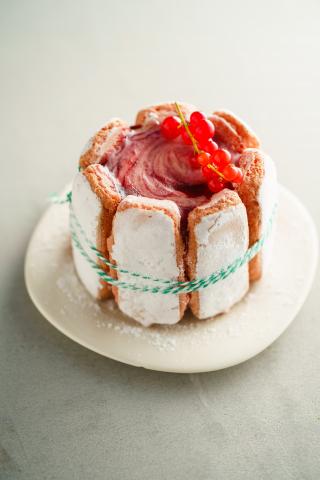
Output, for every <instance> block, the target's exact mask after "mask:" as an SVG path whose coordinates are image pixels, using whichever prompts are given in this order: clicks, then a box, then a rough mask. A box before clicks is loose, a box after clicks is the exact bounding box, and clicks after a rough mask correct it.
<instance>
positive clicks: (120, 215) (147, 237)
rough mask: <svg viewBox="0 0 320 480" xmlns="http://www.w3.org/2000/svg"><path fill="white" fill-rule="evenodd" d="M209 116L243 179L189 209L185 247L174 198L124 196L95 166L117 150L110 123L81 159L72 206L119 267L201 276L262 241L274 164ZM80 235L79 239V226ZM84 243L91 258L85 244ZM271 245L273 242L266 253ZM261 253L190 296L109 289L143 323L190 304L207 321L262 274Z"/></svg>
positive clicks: (85, 275) (242, 135) (226, 118)
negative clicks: (237, 156)
mask: <svg viewBox="0 0 320 480" xmlns="http://www.w3.org/2000/svg"><path fill="white" fill-rule="evenodd" d="M170 108H171V105H166V106H160V107H153V108H151V109H147V110H144V111H142V112H140V113H139V114H138V118H137V121H138V122H139V123H144V122H146V121H148V119H149V118H150V117H154V116H155V115H156V116H158V118H159V117H160V118H161V115H165V114H166V115H167V114H168V111H170ZM191 108H192V107H191ZM187 111H188V106H185V112H186V113H187ZM164 112H165V113H164ZM214 117H215V118H214V123H215V126H216V131H217V132H219V135H220V138H223V139H226V141H227V143H228V145H230V144H231V143H232V148H234V150H236V151H239V152H240V151H242V154H241V156H240V166H241V167H242V168H243V169H244V172H245V175H244V182H243V183H242V184H241V185H240V186H239V188H238V190H237V191H231V190H228V189H225V190H223V191H222V192H220V193H219V194H216V195H214V196H213V197H212V199H211V200H210V201H209V202H208V203H206V204H205V205H202V206H199V207H197V208H196V209H194V210H193V211H192V212H190V214H189V218H188V235H189V241H188V251H187V252H185V251H184V247H183V241H182V238H181V232H180V213H179V210H178V208H177V206H176V205H175V204H174V203H173V202H171V201H165V200H156V199H149V198H145V197H139V196H132V195H130V196H128V197H126V198H124V199H122V196H121V193H120V191H119V190H118V187H117V183H116V181H115V179H114V178H113V176H112V175H111V174H110V172H109V171H108V169H107V168H105V167H102V166H101V165H100V164H99V163H97V162H99V161H100V159H101V156H102V155H104V154H105V152H106V151H108V150H110V148H116V145H115V144H114V143H113V142H112V141H111V140H110V138H111V135H110V132H111V131H112V129H113V128H114V127H115V126H116V127H117V124H114V123H113V124H112V123H109V124H108V125H107V126H106V127H104V129H102V130H100V132H98V134H97V135H96V137H95V138H94V140H93V142H92V143H91V145H90V146H89V148H88V149H87V151H86V152H85V153H84V155H83V156H82V158H81V166H82V167H83V168H84V169H83V171H82V172H80V173H79V174H78V175H77V176H76V178H75V181H74V184H73V209H74V212H75V214H76V216H77V218H78V220H79V222H80V224H81V225H82V228H83V229H84V231H85V232H86V235H87V237H88V239H89V241H90V242H91V243H93V244H94V245H96V246H97V248H98V249H99V250H100V251H101V252H102V253H103V254H104V255H105V256H106V257H107V258H110V259H112V260H113V261H115V262H116V263H117V265H118V267H120V268H125V269H128V270H129V271H133V272H140V273H143V274H147V275H151V276H156V277H159V278H165V279H170V280H180V281H183V280H185V279H186V278H190V279H193V278H201V277H205V276H207V275H209V274H211V273H212V272H214V271H216V270H219V269H220V268H223V267H226V266H227V265H229V264H230V263H231V262H232V261H234V260H235V259H236V258H237V257H239V256H241V255H243V254H244V253H245V251H246V250H247V248H248V246H249V245H252V244H253V243H254V242H255V241H256V240H258V239H259V238H260V236H261V234H262V232H263V230H264V228H265V227H266V223H267V221H268V218H269V217H270V215H271V212H272V208H273V205H274V203H275V201H276V175H275V167H274V165H273V162H272V161H271V160H270V159H269V158H268V157H266V156H265V155H264V154H262V153H261V152H260V151H259V150H257V149H253V148H250V147H252V146H258V140H257V139H256V137H254V135H253V134H252V133H251V132H250V131H249V130H248V129H247V127H246V126H245V125H244V124H243V123H241V122H240V121H238V120H237V119H235V117H233V116H231V115H230V114H227V113H225V112H217V113H215V114H214ZM235 123H236V128H235ZM106 145H107V146H106ZM88 165H89V166H88ZM77 233H78V235H79V236H80V237H81V231H78V232H77ZM84 248H86V249H87V254H88V255H89V256H91V257H92V259H93V260H94V261H96V258H95V255H94V253H93V252H92V251H91V250H90V249H89V248H88V247H87V246H85V243H84ZM268 248H270V241H269V246H268V245H267V246H266V247H265V249H264V250H268ZM73 251H74V261H75V265H76V269H77V271H78V274H79V276H80V278H81V280H82V281H83V283H84V284H85V285H86V287H87V289H88V290H89V291H90V293H91V294H92V295H94V296H95V297H97V298H100V299H103V298H107V297H108V296H109V295H110V287H109V286H108V285H107V284H105V283H104V284H103V283H101V281H100V280H99V279H98V277H97V274H96V272H95V271H94V270H93V269H92V268H91V267H90V266H89V265H88V263H87V261H86V260H85V259H84V257H83V256H82V255H81V254H80V252H79V251H78V249H77V248H74V249H73ZM264 254H265V251H264V252H261V253H259V254H258V255H257V256H256V257H255V258H254V259H253V260H252V261H251V263H250V265H249V270H248V266H247V265H244V266H242V267H241V268H239V269H238V270H237V271H236V272H235V273H233V274H232V275H230V276H229V277H228V278H226V279H225V280H223V281H220V282H218V283H216V284H215V285H212V286H210V287H208V288H206V289H204V290H200V291H199V292H194V293H192V294H191V295H186V294H181V295H172V294H168V295H162V294H153V293H145V292H144V293H141V292H136V291H131V290H127V289H116V288H113V293H114V296H115V299H116V301H117V303H118V305H119V308H120V309H121V310H122V311H123V312H124V313H125V314H127V315H128V316H130V317H132V318H134V319H135V320H137V321H139V322H140V323H142V324H144V325H150V324H152V323H167V324H173V323H176V322H178V321H179V320H180V319H181V317H182V316H183V314H184V311H185V309H186V307H187V305H188V304H189V305H190V307H191V309H192V311H193V313H194V314H195V315H196V316H197V317H198V318H207V317H209V316H213V315H216V314H218V313H221V312H224V311H226V310H228V309H229V308H230V307H231V306H232V305H233V304H235V303H236V302H237V301H239V300H240V299H241V298H242V297H243V296H244V294H245V293H246V292H247V290H248V288H249V280H256V279H258V278H260V276H261V274H262V271H263V264H264V263H265V262H264V259H263V257H264ZM101 267H102V268H104V269H106V271H107V272H108V273H111V274H112V275H113V276H115V271H111V272H109V271H108V270H107V268H106V266H105V265H103V264H101ZM117 276H118V278H119V279H120V280H125V281H127V282H128V281H131V282H132V283H136V284H145V283H146V281H145V280H141V279H139V278H133V279H132V277H129V276H128V275H126V274H122V273H119V272H117Z"/></svg>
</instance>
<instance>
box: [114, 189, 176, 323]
mask: <svg viewBox="0 0 320 480" xmlns="http://www.w3.org/2000/svg"><path fill="white" fill-rule="evenodd" d="M150 206H151V207H152V209H150V208H149V207H150ZM146 207H148V208H146ZM168 209H170V211H171V212H172V213H173V214H174V215H177V213H178V212H177V206H176V205H175V204H174V203H173V202H170V201H162V200H151V199H149V198H147V199H146V198H143V197H134V196H129V197H127V198H126V199H125V200H123V202H122V203H121V209H118V211H117V213H116V215H115V217H114V221H113V245H112V248H111V255H112V258H113V259H114V260H115V261H116V262H117V265H118V266H119V267H120V268H126V269H128V270H130V271H132V272H140V273H144V274H147V275H151V276H154V275H155V272H156V275H157V277H160V278H165V279H168V280H178V278H179V274H180V270H179V267H178V265H177V258H176V241H175V232H174V226H175V225H174V219H173V218H172V216H170V215H168V214H167V213H166V210H168ZM118 278H119V279H120V280H125V281H128V276H127V275H125V274H122V273H118ZM134 281H135V283H136V284H138V285H143V284H145V283H146V280H143V279H138V278H136V279H135V280H134ZM117 296H118V305H119V308H120V310H122V312H123V313H125V314H126V315H129V316H130V317H132V318H134V319H135V320H136V321H138V322H140V323H141V324H142V325H145V326H148V325H151V324H153V323H167V324H174V323H177V322H178V321H179V320H180V302H179V296H178V295H166V296H164V295H155V294H153V293H145V292H135V291H130V290H126V289H119V290H118V294H117Z"/></svg>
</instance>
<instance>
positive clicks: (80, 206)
mask: <svg viewBox="0 0 320 480" xmlns="http://www.w3.org/2000/svg"><path fill="white" fill-rule="evenodd" d="M120 200H121V194H120V191H119V189H118V185H117V181H116V180H115V179H114V178H113V176H112V174H111V173H110V172H109V171H108V169H107V168H106V167H103V166H102V165H99V164H95V165H91V166H89V167H87V168H86V169H85V170H84V171H83V172H79V173H78V174H77V175H76V177H75V179H74V182H73V186H72V208H73V212H74V215H75V217H76V219H77V222H78V223H79V224H80V226H81V228H82V229H83V231H84V232H85V236H86V237H87V239H88V240H89V241H90V243H91V244H92V245H93V246H95V247H96V248H97V249H98V250H99V251H100V252H101V253H102V254H103V255H104V256H105V257H106V258H107V259H108V258H109V253H108V246H107V239H108V237H109V235H110V234H111V228H112V219H113V216H114V214H115V211H116V208H117V206H118V204H119V203H120ZM73 228H74V229H75V231H76V234H77V236H78V238H79V240H80V243H81V245H82V247H83V248H84V249H85V251H86V253H87V254H88V255H89V257H90V258H91V259H92V260H93V261H95V262H96V263H98V264H99V265H100V267H101V268H103V269H104V270H105V271H106V272H107V273H109V267H107V266H106V265H105V264H104V263H103V262H101V261H100V260H98V259H97V257H96V255H95V254H94V252H93V251H92V250H91V249H90V247H89V246H88V245H87V243H86V240H85V237H84V234H83V232H82V231H81V228H80V227H79V226H78V225H77V223H76V222H74V223H73ZM73 256H74V262H75V265H76V269H77V272H78V275H79V277H80V279H81V281H82V282H83V283H84V285H85V286H86V287H87V289H88V290H89V292H90V293H91V294H92V295H93V296H94V297H95V298H98V299H101V300H102V299H104V298H108V297H109V296H110V294H111V287H110V286H109V285H108V284H106V283H105V282H104V281H102V280H101V279H100V278H99V277H98V275H97V272H96V271H95V270H93V269H92V267H91V266H90V265H89V264H88V261H87V260H86V259H85V258H84V257H83V256H82V255H81V253H80V252H79V250H78V248H77V247H76V245H75V243H74V242H73Z"/></svg>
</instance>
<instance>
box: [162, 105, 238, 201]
mask: <svg viewBox="0 0 320 480" xmlns="http://www.w3.org/2000/svg"><path fill="white" fill-rule="evenodd" d="M176 108H177V112H178V115H179V116H176V115H174V116H170V117H167V118H165V119H164V120H163V122H162V124H161V132H162V134H163V135H164V137H165V138H167V139H170V140H171V139H174V138H177V137H178V136H179V135H181V138H182V140H183V142H184V143H185V144H187V145H193V148H194V152H195V155H194V157H192V158H191V161H190V162H191V167H192V168H200V167H201V169H202V173H203V176H204V178H205V179H206V180H207V182H208V187H209V189H210V190H211V191H212V192H214V193H216V192H220V190H222V189H223V188H225V187H226V186H227V184H228V183H229V182H233V183H241V182H242V180H243V173H242V170H241V168H239V167H236V166H235V165H234V164H233V163H231V154H230V152H229V151H228V150H226V149H225V148H219V147H218V145H217V144H216V142H214V141H213V140H212V137H213V136H214V133H215V128H214V125H213V123H212V122H211V121H210V120H209V119H208V118H207V117H206V115H205V114H204V113H202V112H193V113H192V114H191V116H190V121H189V122H187V121H186V119H185V118H184V116H183V113H182V112H181V109H180V107H179V105H178V104H176Z"/></svg>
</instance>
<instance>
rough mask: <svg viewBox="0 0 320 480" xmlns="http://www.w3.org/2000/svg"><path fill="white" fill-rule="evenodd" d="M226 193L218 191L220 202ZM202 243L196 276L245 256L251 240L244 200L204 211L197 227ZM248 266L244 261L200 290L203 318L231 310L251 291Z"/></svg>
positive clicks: (200, 307)
mask: <svg viewBox="0 0 320 480" xmlns="http://www.w3.org/2000/svg"><path fill="white" fill-rule="evenodd" d="M223 194H224V193H223V192H220V193H219V194H217V195H216V197H215V201H216V202H218V201H219V199H220V198H221V197H222V195H223ZM195 237H196V240H197V244H198V249H197V262H196V277H198V278H201V277H206V276H208V275H210V274H212V272H215V271H218V270H220V269H221V268H225V267H227V266H228V265H229V264H231V263H232V262H233V261H234V260H235V259H236V258H238V257H240V256H242V255H243V254H244V253H245V252H246V250H247V248H248V243H249V232H248V222H247V214H246V209H245V207H244V205H243V204H242V203H238V204H237V205H235V206H231V207H229V208H226V209H223V210H221V211H217V212H215V213H211V214H210V213H209V214H208V215H203V216H202V218H201V220H200V221H199V223H198V224H197V225H196V227H195ZM248 288H249V275H248V266H247V265H244V266H242V267H241V268H239V269H238V270H237V271H236V272H234V273H232V274H231V275H230V276H228V277H227V278H226V279H224V280H220V281H219V282H217V283H216V284H214V285H211V286H210V287H208V288H206V289H204V290H200V291H199V293H198V295H199V313H198V316H199V318H201V319H203V318H208V317H210V316H214V315H217V314H219V313H222V312H225V311H228V310H229V309H230V308H231V307H232V306H233V305H234V304H235V303H236V302H238V301H239V300H240V299H241V298H242V297H243V296H244V295H245V293H246V292H247V291H248Z"/></svg>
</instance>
